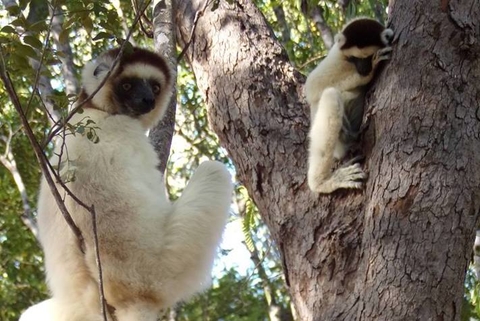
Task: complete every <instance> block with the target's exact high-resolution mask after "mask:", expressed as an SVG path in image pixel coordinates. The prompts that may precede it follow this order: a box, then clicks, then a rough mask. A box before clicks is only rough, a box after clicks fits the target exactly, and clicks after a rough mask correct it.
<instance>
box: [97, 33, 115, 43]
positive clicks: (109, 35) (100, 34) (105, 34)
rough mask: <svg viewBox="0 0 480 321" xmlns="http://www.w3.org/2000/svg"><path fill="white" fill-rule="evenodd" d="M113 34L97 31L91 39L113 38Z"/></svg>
mask: <svg viewBox="0 0 480 321" xmlns="http://www.w3.org/2000/svg"><path fill="white" fill-rule="evenodd" d="M114 37H115V36H114V35H112V34H109V33H107V32H104V31H101V32H99V33H98V34H97V35H96V36H95V37H94V38H93V39H92V40H93V41H97V40H100V39H113V38H114Z"/></svg>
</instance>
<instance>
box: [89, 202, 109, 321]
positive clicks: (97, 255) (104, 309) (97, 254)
mask: <svg viewBox="0 0 480 321" xmlns="http://www.w3.org/2000/svg"><path fill="white" fill-rule="evenodd" d="M90 209H91V211H90V213H91V214H92V225H93V237H94V244H95V258H96V261H97V266H98V292H99V293H100V306H101V311H102V316H103V319H104V320H108V319H107V300H105V291H104V288H103V272H102V263H101V262H100V250H99V246H98V233H97V213H96V212H95V206H94V205H92V207H91V208H90Z"/></svg>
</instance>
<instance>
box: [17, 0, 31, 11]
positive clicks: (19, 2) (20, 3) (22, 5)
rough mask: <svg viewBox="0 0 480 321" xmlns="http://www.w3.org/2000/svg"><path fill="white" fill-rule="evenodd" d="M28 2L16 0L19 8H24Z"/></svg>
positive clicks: (26, 0)
mask: <svg viewBox="0 0 480 321" xmlns="http://www.w3.org/2000/svg"><path fill="white" fill-rule="evenodd" d="M29 3H30V0H20V1H18V4H19V5H20V8H22V10H23V9H25V8H26V7H27V5H28V4H29Z"/></svg>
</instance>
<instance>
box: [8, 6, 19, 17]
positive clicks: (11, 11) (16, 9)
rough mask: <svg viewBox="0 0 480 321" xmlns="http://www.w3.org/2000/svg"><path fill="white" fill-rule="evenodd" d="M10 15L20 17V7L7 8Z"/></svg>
mask: <svg viewBox="0 0 480 321" xmlns="http://www.w3.org/2000/svg"><path fill="white" fill-rule="evenodd" d="M7 11H8V13H9V14H10V15H11V16H18V15H19V14H20V13H21V12H22V11H21V10H20V7H19V6H17V5H13V6H10V7H8V8H7Z"/></svg>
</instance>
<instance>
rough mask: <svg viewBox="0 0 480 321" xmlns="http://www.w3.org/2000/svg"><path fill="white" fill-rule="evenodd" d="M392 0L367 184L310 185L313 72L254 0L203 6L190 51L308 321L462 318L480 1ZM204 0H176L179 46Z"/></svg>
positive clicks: (366, 145) (372, 113) (371, 117)
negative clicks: (306, 71) (299, 62)
mask: <svg viewBox="0 0 480 321" xmlns="http://www.w3.org/2000/svg"><path fill="white" fill-rule="evenodd" d="M391 2H392V3H391V7H390V11H389V12H391V13H392V24H391V25H392V27H393V28H394V29H395V31H396V39H395V44H394V53H393V58H392V60H391V61H390V63H389V64H388V65H387V66H386V68H384V70H383V73H382V74H381V75H380V77H379V79H378V80H377V82H376V90H375V93H374V94H373V95H372V96H371V97H370V99H369V102H370V103H369V106H368V111H367V115H366V117H365V119H364V122H365V124H366V129H365V131H364V133H365V135H364V139H363V150H364V153H365V156H366V164H365V168H366V169H367V170H368V172H369V174H370V177H369V179H368V181H367V184H366V189H365V190H364V191H361V192H344V191H343V192H342V191H340V192H337V193H335V194H334V195H331V196H318V195H315V194H313V193H311V192H310V191H309V190H308V188H307V184H306V168H307V163H306V162H307V156H306V155H307V153H306V148H307V131H308V125H309V118H308V116H307V115H308V107H307V106H306V104H305V101H304V98H303V95H302V87H303V83H304V80H305V77H304V76H302V75H300V74H299V73H298V72H296V71H295V70H293V68H292V66H291V65H290V63H289V62H288V59H287V57H286V55H285V53H284V51H283V50H282V48H281V47H280V45H279V44H278V42H277V41H276V40H275V39H274V37H273V34H272V32H271V30H270V28H269V27H268V26H267V24H266V22H265V20H264V19H263V17H262V16H261V14H260V13H259V11H258V10H257V8H256V7H255V6H254V5H253V4H252V2H251V1H248V0H239V1H234V2H233V4H228V3H227V1H221V2H220V3H221V4H220V7H219V8H218V9H217V10H214V11H211V10H210V9H207V10H205V11H204V12H203V15H202V16H201V18H200V19H198V25H197V29H196V32H195V38H194V39H193V42H192V44H191V45H190V47H189V50H188V52H187V56H188V59H189V62H190V63H191V65H192V68H193V70H194V72H195V76H196V79H197V83H198V86H199V88H200V90H201V91H202V92H203V93H204V97H205V100H206V102H207V104H208V106H209V116H210V121H211V125H212V127H213V128H214V130H215V131H216V133H217V134H218V135H219V137H220V140H221V142H222V145H223V146H225V147H226V148H227V150H228V152H229V154H230V156H231V158H232V160H233V162H234V163H235V166H236V170H237V175H238V178H239V179H240V181H241V182H242V183H243V184H244V185H245V186H246V187H247V189H248V190H249V192H250V195H251V196H252V198H253V199H254V201H255V203H256V204H257V206H258V208H259V210H260V213H261V215H262V217H263V219H264V221H265V222H266V224H267V225H268V227H269V228H270V231H271V234H272V237H273V238H274V240H275V242H276V243H277V245H278V246H279V248H280V251H281V253H282V255H283V260H284V263H285V273H286V278H287V280H288V282H289V286H290V292H291V294H292V298H293V300H294V302H295V305H296V308H297V310H298V314H299V317H300V320H302V321H311V320H389V321H391V320H458V319H459V318H460V310H461V302H462V293H463V280H464V272H465V269H466V267H467V264H468V262H469V259H470V255H471V249H472V244H473V240H474V236H475V225H476V223H477V220H478V214H479V209H480V153H479V151H480V138H479V133H480V105H479V103H478V101H479V100H480V81H479V79H478V78H479V75H480V63H479V61H480V60H479V54H478V53H479V52H480V44H479V35H480V30H479V26H480V24H478V16H480V4H479V1H478V0H468V1H462V2H460V1H458V0H456V1H455V0H450V1H449V0H447V1H438V2H435V3H433V4H432V3H431V2H430V1H427V0H414V1H391ZM203 4H204V0H181V1H178V10H177V14H176V21H177V28H178V31H177V35H178V40H179V42H180V44H181V45H182V46H184V45H185V43H186V42H187V41H188V40H189V35H190V30H191V29H192V27H193V25H192V24H193V21H194V18H195V14H196V12H197V11H199V10H200V11H201V10H202V8H203ZM423 8H429V10H423Z"/></svg>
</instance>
